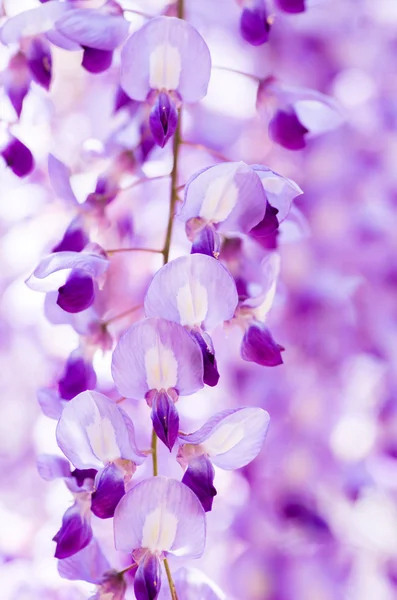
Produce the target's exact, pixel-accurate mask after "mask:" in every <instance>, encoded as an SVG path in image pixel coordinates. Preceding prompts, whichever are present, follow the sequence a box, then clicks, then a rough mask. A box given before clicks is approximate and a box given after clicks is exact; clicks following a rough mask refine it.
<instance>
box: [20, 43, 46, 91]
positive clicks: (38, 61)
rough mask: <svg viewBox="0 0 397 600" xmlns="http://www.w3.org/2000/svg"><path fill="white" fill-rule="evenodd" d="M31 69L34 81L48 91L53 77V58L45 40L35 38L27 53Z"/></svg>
mask: <svg viewBox="0 0 397 600" xmlns="http://www.w3.org/2000/svg"><path fill="white" fill-rule="evenodd" d="M26 58H27V60H28V65H29V69H30V71H31V73H32V75H33V79H34V80H35V81H36V83H38V84H39V85H41V86H42V87H43V88H44V89H46V90H48V89H49V88H50V84H51V77H52V56H51V49H50V46H49V44H48V42H47V41H46V40H45V39H44V38H34V39H33V40H31V41H30V43H29V46H28V49H27V51H26Z"/></svg>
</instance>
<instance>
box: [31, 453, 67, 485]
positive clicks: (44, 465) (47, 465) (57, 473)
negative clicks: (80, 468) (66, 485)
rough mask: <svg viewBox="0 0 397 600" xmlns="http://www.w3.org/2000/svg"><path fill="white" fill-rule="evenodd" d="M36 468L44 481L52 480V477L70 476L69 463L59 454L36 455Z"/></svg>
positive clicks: (62, 477)
mask: <svg viewBox="0 0 397 600" xmlns="http://www.w3.org/2000/svg"><path fill="white" fill-rule="evenodd" d="M37 470H38V472H39V475H40V477H41V478H42V479H44V480H45V481H53V480H54V479H64V478H66V477H71V472H70V466H69V463H68V461H67V460H66V459H65V458H62V457H61V456H52V455H51V454H40V455H39V456H38V457H37Z"/></svg>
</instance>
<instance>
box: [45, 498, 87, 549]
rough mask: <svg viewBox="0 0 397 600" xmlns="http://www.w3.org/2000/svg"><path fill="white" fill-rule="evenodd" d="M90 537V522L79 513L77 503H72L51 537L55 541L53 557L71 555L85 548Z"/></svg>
mask: <svg viewBox="0 0 397 600" xmlns="http://www.w3.org/2000/svg"><path fill="white" fill-rule="evenodd" d="M91 539H92V529H91V525H90V523H89V522H88V521H87V520H86V519H85V518H84V517H83V516H82V515H81V513H80V510H79V508H78V505H77V504H73V506H71V507H70V508H68V510H67V511H66V512H65V514H64V515H63V518H62V526H61V528H60V530H59V531H58V532H57V533H56V534H55V536H54V537H53V541H54V542H56V545H57V546H56V549H55V558H67V557H68V556H73V554H76V552H78V551H79V550H82V549H83V548H85V547H86V546H87V545H88V544H89V543H90V541H91Z"/></svg>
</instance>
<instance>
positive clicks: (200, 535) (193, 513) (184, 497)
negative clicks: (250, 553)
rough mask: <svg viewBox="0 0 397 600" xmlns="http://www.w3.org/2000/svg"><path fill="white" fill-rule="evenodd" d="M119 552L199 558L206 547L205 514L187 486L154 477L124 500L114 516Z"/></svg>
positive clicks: (164, 478)
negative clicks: (161, 553)
mask: <svg viewBox="0 0 397 600" xmlns="http://www.w3.org/2000/svg"><path fill="white" fill-rule="evenodd" d="M114 536H115V544H116V549H117V550H121V551H123V552H131V551H132V550H135V549H138V548H146V549H147V550H148V551H149V552H152V553H160V552H167V553H170V554H174V555H175V556H184V557H186V558H199V557H200V556H201V555H202V553H203V551H204V546H205V513H204V510H203V507H202V506H201V504H200V501H199V500H198V499H197V497H196V495H195V494H194V493H193V492H192V491H191V490H190V489H189V488H188V487H187V486H186V485H184V484H183V483H180V482H179V481H176V480H175V479H167V478H166V477H150V478H149V479H145V480H144V481H142V482H140V483H138V485H136V486H135V487H134V488H133V489H132V490H130V491H129V492H127V494H126V495H125V496H124V497H123V498H122V499H121V501H120V503H119V505H118V507H117V509H116V512H115V516H114Z"/></svg>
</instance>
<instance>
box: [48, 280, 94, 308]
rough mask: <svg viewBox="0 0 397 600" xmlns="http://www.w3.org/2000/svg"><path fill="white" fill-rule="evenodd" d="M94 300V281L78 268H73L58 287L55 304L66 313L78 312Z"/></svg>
mask: <svg viewBox="0 0 397 600" xmlns="http://www.w3.org/2000/svg"><path fill="white" fill-rule="evenodd" d="M94 301H95V286H94V281H93V279H92V277H90V276H89V275H87V274H86V273H85V272H84V271H80V269H74V270H73V271H72V272H71V273H70V275H69V277H68V278H67V280H66V282H65V283H64V285H61V286H60V287H59V289H58V298H57V304H58V306H60V308H62V310H65V311H66V312H68V313H72V314H75V313H80V312H82V311H83V310H86V309H87V308H89V307H90V306H92V305H93V304H94Z"/></svg>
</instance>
